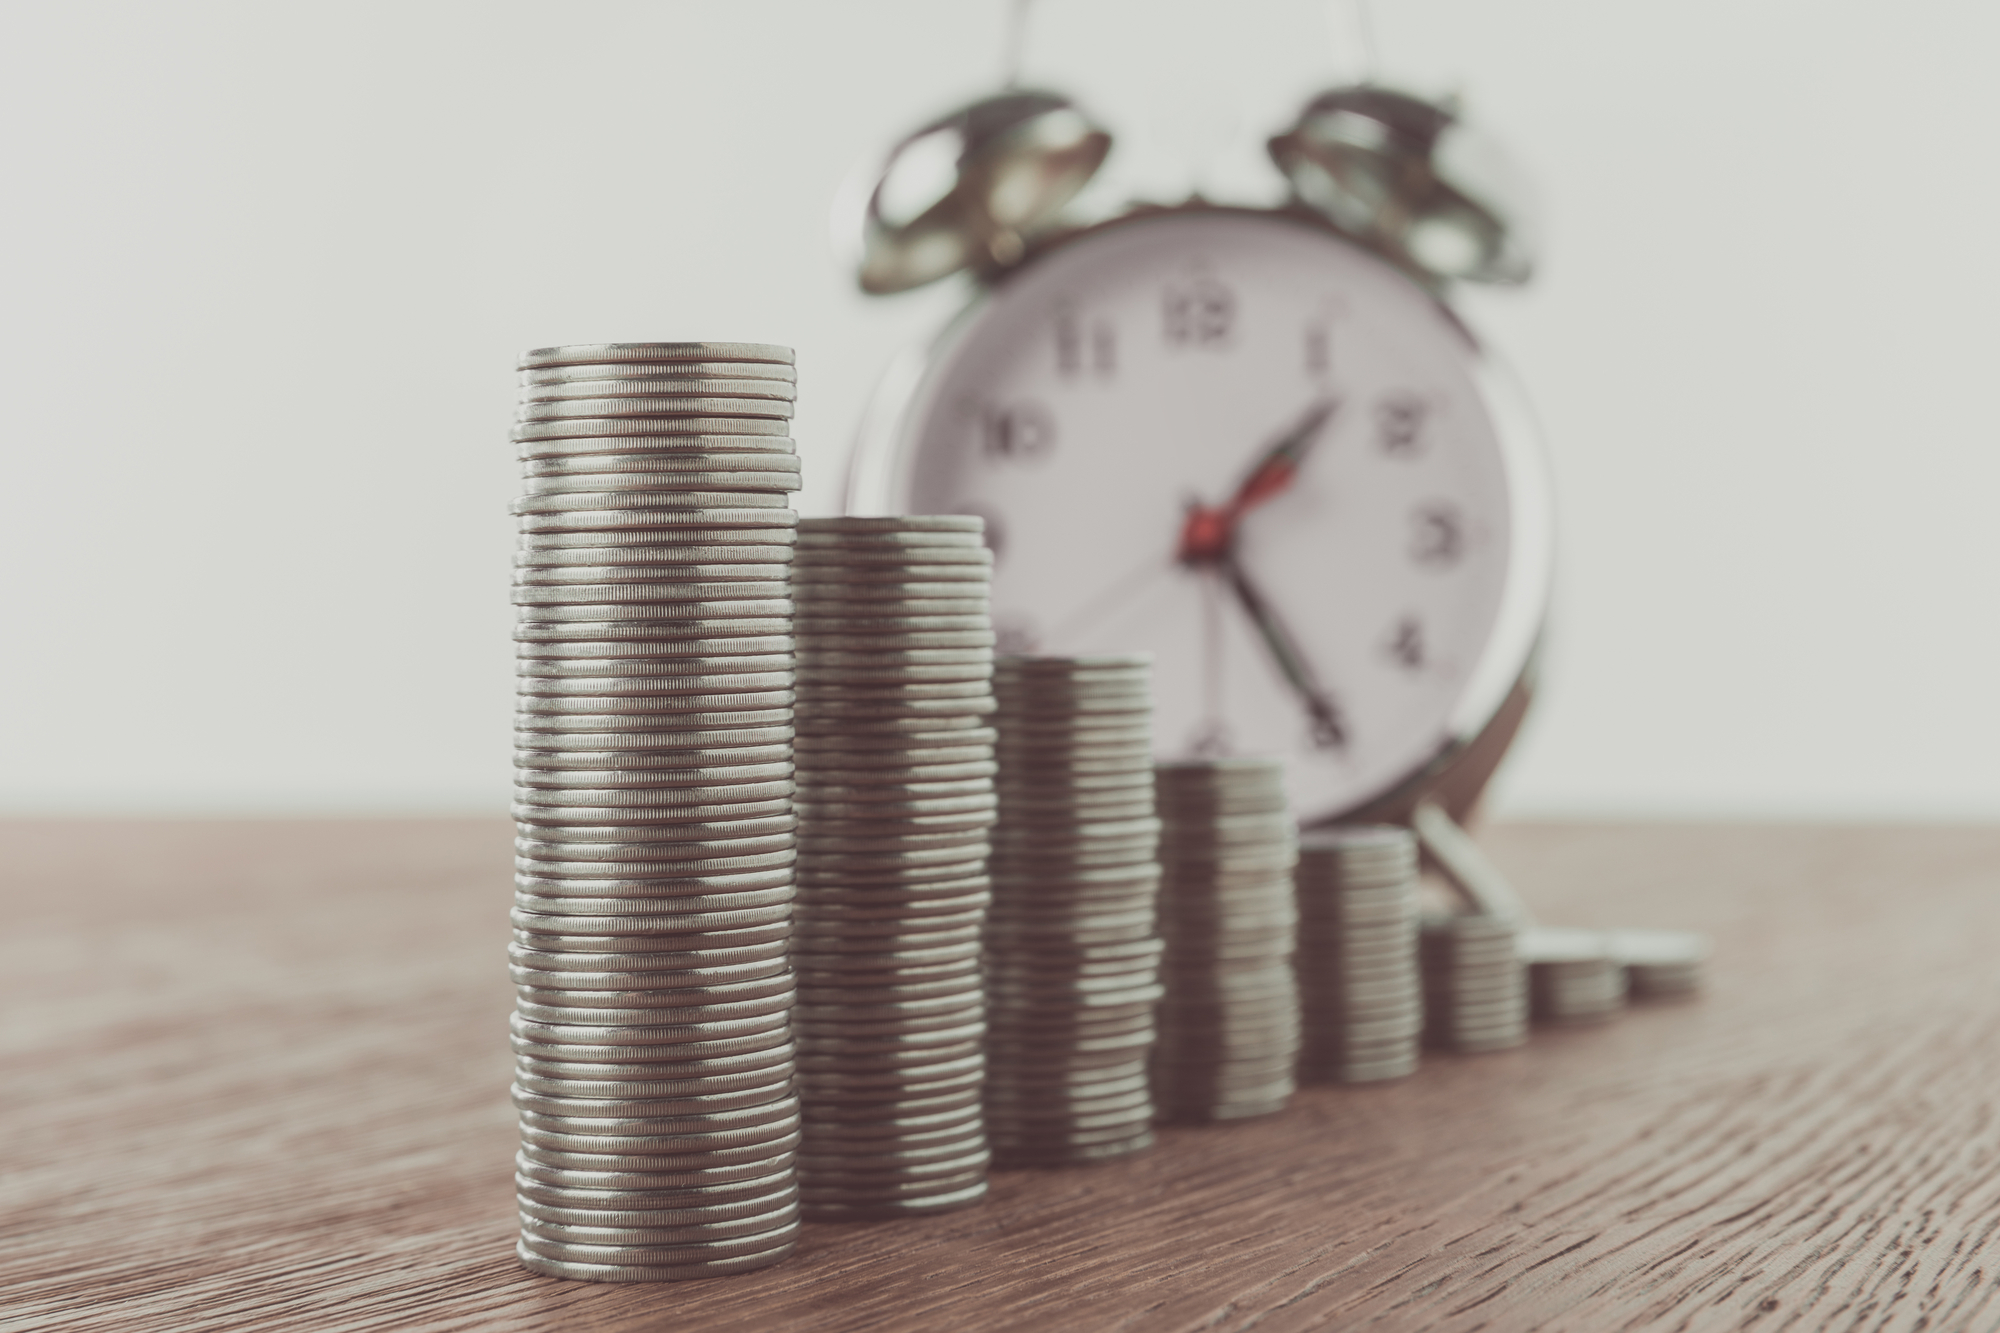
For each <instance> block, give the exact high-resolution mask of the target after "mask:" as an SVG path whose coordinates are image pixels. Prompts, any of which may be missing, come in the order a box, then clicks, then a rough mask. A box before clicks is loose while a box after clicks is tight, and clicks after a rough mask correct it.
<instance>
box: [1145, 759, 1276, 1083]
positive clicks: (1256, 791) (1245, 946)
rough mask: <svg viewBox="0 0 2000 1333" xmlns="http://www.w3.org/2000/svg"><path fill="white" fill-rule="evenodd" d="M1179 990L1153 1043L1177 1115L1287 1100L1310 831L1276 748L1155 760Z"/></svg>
mask: <svg viewBox="0 0 2000 1333" xmlns="http://www.w3.org/2000/svg"><path fill="white" fill-rule="evenodd" d="M1155 778H1156V784H1155V791H1156V793H1157V797H1158V800H1159V808H1160V817H1161V819H1162V821H1163V826H1162V829H1161V835H1160V868H1161V871H1162V878H1161V883H1160V934H1161V935H1162V936H1164V937H1165V939H1166V945H1167V948H1166V956H1165V963H1164V969H1163V970H1164V973H1165V979H1166V987H1167V993H1166V998H1165V999H1164V1000H1163V1001H1162V1002H1161V1004H1160V1008H1159V1043H1158V1045H1157V1046H1156V1048H1155V1049H1154V1052H1153V1098H1154V1101H1155V1103H1156V1104H1157V1106H1158V1109H1159V1114H1160V1118H1161V1119H1164V1120H1233V1119H1238V1118H1241V1117H1245V1116H1254V1115H1265V1114H1268V1113H1270V1112H1273V1111H1279V1110H1283V1109H1284V1106H1285V1103H1286V1102H1287V1101H1289V1100H1290V1098H1291V1095H1292V1092H1293V1090H1294V1088H1295V1086H1296V1082H1295V1080H1296V1074H1295V1068H1294V1066H1295V1063H1296V1061H1297V1059H1298V1053H1299V1034H1300V1024H1299V993H1298V986H1297V983H1296V981H1295V980H1294V977H1293V973H1292V952H1293V947H1294V944H1295V941H1296V934H1297V927H1298V909H1297V907H1296V906H1295V904H1294V902H1293V895H1292V867H1293V864H1294V863H1295V862H1296V860H1297V859H1298V836H1297V833H1296V832H1295V830H1294V828H1293V825H1292V816H1291V812H1290V810H1289V809H1288V808H1287V806H1286V801H1285V788H1284V770H1283V768H1282V767H1281V766H1280V765H1279V764H1278V763H1277V762H1275V761H1271V760H1262V759H1226V760H1217V761H1213V762H1202V763H1185V764H1163V765H1161V766H1160V767H1159V768H1158V769H1156V770H1155Z"/></svg>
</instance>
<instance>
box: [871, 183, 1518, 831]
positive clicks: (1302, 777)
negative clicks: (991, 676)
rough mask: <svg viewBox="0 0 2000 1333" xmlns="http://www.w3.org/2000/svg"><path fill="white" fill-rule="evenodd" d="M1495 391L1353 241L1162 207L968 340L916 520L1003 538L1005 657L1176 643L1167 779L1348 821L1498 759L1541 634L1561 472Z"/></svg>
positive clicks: (1431, 309)
mask: <svg viewBox="0 0 2000 1333" xmlns="http://www.w3.org/2000/svg"><path fill="white" fill-rule="evenodd" d="M1484 376H1485V371H1484V370H1483V368H1482V363H1481V357H1480V353H1479V352H1478V350H1477V348H1476V347H1475V346H1474V344H1473V343H1472V341H1471V339H1470V338H1469V336H1468V335H1467V334H1466V332H1465V331H1464V329H1463V328H1462V326H1460V325H1459V324H1458V323H1457V322H1456V321H1455V320H1454V319H1453V318H1452V317H1451V316H1450V315H1449V314H1448V313H1447V312H1446V311H1445V310H1444V309H1443V308H1442V307H1441V306H1440V305H1439V304H1438V303H1437V302H1436V301H1435V300H1434V299H1433V298H1432V297H1431V296H1429V295H1427V294H1426V293H1425V292H1423V291H1422V290H1421V289H1419V288H1418V287H1417V286H1416V285H1415V284H1413V283H1411V282H1410V281H1409V280H1408V279H1407V278H1405V277H1403V276H1402V275H1401V274H1399V273H1398V272H1396V271H1395V270H1394V269H1392V268H1390V267H1389V266H1387V265H1386V264H1384V263H1382V262H1381V261H1380V260H1377V259H1375V258H1373V257H1372V256H1370V255H1368V254H1366V253H1365V252H1363V251H1361V250H1359V249H1357V248H1355V247H1354V246H1352V245H1350V244H1348V243H1346V242H1344V241H1342V240H1340V239H1338V238H1337V237H1334V236H1332V235H1330V234H1328V233H1327V232H1325V231H1323V230H1320V229H1318V228H1315V227H1311V226H1308V225H1305V224H1302V223H1299V222H1295V221H1292V220H1289V219H1286V218H1283V217H1278V216H1274V215H1270V214H1258V213H1247V212H1230V211H1223V210H1201V211H1183V212H1174V213H1162V214H1154V215H1150V216H1144V217H1140V218H1136V219H1132V220H1128V221H1123V222H1120V223H1117V224H1113V225H1111V226H1108V227H1105V228H1102V229H1100V230H1097V231H1094V232H1091V233H1088V234H1086V235H1084V236H1082V237H1080V238H1078V239H1076V240H1073V241H1071V242H1069V243H1067V244H1065V245H1063V246H1061V247H1059V248H1057V249H1055V250H1054V251H1052V252H1051V253H1049V254H1047V255H1045V256H1043V257H1041V258H1039V259H1037V260H1036V261H1035V262H1033V263H1031V264H1029V265H1027V266H1026V267H1025V268H1024V269H1022V270H1021V271H1019V272H1017V273H1016V274H1014V275H1013V276H1011V277H1010V278H1009V279H1008V280H1007V281H1006V282H1005V284H1004V285H1003V286H1001V287H1000V288H998V289H997V290H996V291H995V292H993V293H992V294H991V295H990V296H989V297H987V298H985V299H984V300H983V301H982V302H981V303H980V304H978V305H976V306H975V307H974V308H973V309H971V310H970V311H968V312H967V313H966V315H965V317H963V318H962V319H961V320H960V321H959V323H958V324H957V325H956V326H955V327H954V328H953V330H952V331H951V332H950V333H948V334H947V336H946V339H945V341H944V343H943V345H942V346H941V348H940V349H939V351H938V352H937V353H936V355H935V356H934V358H933V360H932V362H931V363H930V366H929V368H928V370H927V372H926V373H925V374H924V375H923V376H922V378H921V379H920V380H918V381H916V382H915V383H914V384H913V387H912V388H911V390H910V391H909V394H910V396H909V397H908V398H907V406H906V408H905V410H904V411H903V413H902V415H901V426H900V438H899V440H898V442H897V444H896V446H895V447H894V448H893V449H892V451H891V456H892V459H893V461H892V462H891V463H890V464H888V465H887V470H886V471H885V472H883V474H882V485H883V487H884V488H886V492H887V495H886V499H885V503H886V504H887V506H888V507H890V508H893V509H901V510H905V511H907V512H913V513H976V514H980V515H983V516H984V517H985V518H986V520H987V524H988V532H989V542H990V544H991V545H992V546H993V547H994V549H995V551H996V562H995V572H994V583H993V617H994V623H995V628H996V630H997V631H998V632H999V635H1000V646H1001V649H1002V651H1011V652H1040V653H1061V654H1088V653H1108V652H1120V653H1123V652H1140V651H1143V652H1150V653H1151V654H1152V655H1153V661H1154V679H1155V702H1156V713H1155V736H1156V744H1157V748H1158V751H1159V754H1160V757H1161V758H1163V759H1168V758H1187V757H1192V756H1200V755H1222V754H1264V755H1277V756H1282V757H1283V758H1284V759H1285V760H1286V761H1287V769H1288V781H1289V783H1290V786H1291V794H1292V799H1293V801H1294V803H1295V807H1296V808H1297V809H1298V810H1299V812H1300V813H1301V814H1302V815H1304V816H1306V817H1310V818H1317V817H1327V816H1333V815H1337V814H1339V813H1341V812H1343V811H1346V810H1351V809H1354V808H1356V807H1358V806H1360V805H1361V804H1363V803H1365V802H1366V801H1368V800H1370V799H1372V798H1375V797H1377V796H1380V795H1382V794H1384V793H1386V792H1388V791H1390V790H1392V789H1394V788H1396V787H1397V786H1399V785H1400V784H1402V783H1403V782H1405V781H1406V780H1408V779H1409V778H1411V777H1412V776H1413V775H1415V774H1417V773H1418V772H1420V771H1422V770H1423V769H1424V768H1425V767H1426V766H1427V765H1429V764H1431V763H1432V762H1433V761H1434V760H1436V759H1437V758H1438V757H1439V756H1440V755H1441V754H1442V753H1444V752H1446V751H1447V750H1449V749H1450V748H1451V747H1452V746H1453V745H1454V744H1455V743H1458V742H1462V741H1464V740H1466V739H1468V738H1469V736H1470V734H1471V732H1472V731H1475V730H1476V729H1477V728H1478V727H1479V726H1481V725H1483V724H1484V722H1485V721H1486V719H1487V718H1488V717H1490V716H1491V714H1492V712H1493V710H1494V709H1495V708H1496V707H1497V706H1498V704H1499V701H1500V699H1501V697H1502V696H1503V695H1504V693H1505V691H1506V689H1507V688H1508V687H1509V686H1511V685H1512V683H1513V680H1514V678H1515V676H1516V675H1517V674H1518V672H1519V671H1520V669H1521V666H1522V664H1523V662H1524V661H1525V659H1526V657H1527V654H1528V652H1529V650H1530V647H1531V645H1532V640H1533V637H1534V631H1535V629H1536V628H1537V627H1538V625H1539V620H1540V615H1541V610H1542V605H1543V596H1544V587H1545V583H1546V564H1547V560H1546V527H1547V516H1546V512H1545V510H1544V509H1543V508H1542V503H1543V502H1542V501H1541V499H1540V490H1539V486H1540V474H1539V471H1537V470H1536V464H1534V463H1533V461H1532V460H1531V459H1530V457H1529V455H1531V454H1532V452H1533V451H1532V449H1529V448H1526V447H1525V446H1523V445H1521V444H1520V442H1519V441H1518V439H1517V438H1512V437H1513V435H1514V432H1513V431H1512V430H1511V429H1510V428H1509V427H1507V426H1506V425H1505V424H1504V422H1503V421H1502V420H1501V419H1500V418H1499V417H1497V416H1496V413H1495V411H1494V409H1493V407H1492V401H1493V399H1492V394H1491V392H1490V390H1489V387H1488V385H1487V383H1486V382H1485V379H1484V378H1483V377H1484ZM1530 474H1532V475H1530ZM1524 525H1526V526H1531V527H1533V528H1534V529H1535V531H1534V532H1532V533H1530V532H1527V531H1526V530H1525V527H1524Z"/></svg>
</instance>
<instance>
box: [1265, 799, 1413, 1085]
mask: <svg viewBox="0 0 2000 1333" xmlns="http://www.w3.org/2000/svg"><path fill="white" fill-rule="evenodd" d="M1295 880H1296V883H1297V886H1298V899H1299V952H1298V959H1297V969H1298V974H1299V999H1300V1005H1301V1008H1302V1009H1303V1011H1304V1017H1305V1044H1304V1047H1303V1049H1302V1050H1301V1052H1300V1056H1299V1075H1300V1077H1301V1078H1304V1079H1308V1080H1317V1081H1322V1082H1325V1081H1332V1082H1337V1083H1366V1082H1372V1081H1374V1080H1377V1079H1388V1078H1401V1077H1403V1076H1404V1075H1406V1074H1410V1073H1414V1072H1415V1071H1416V1068H1417V1049H1418V1044H1419V1038H1421V1037H1422V1035H1423V1028H1424V992H1423V973H1422V970H1421V969H1420V968H1419V966H1418V964H1417V840H1416V838H1415V836H1413V835H1412V834H1411V833H1410V831H1409V830H1408V829H1402V828H1386V827H1355V828H1334V829H1325V830H1321V831H1319V832H1314V833H1308V834H1306V835H1305V836H1304V837H1303V838H1302V839H1301V840H1300V843H1299V867H1298V871H1297V874H1296V876H1295Z"/></svg>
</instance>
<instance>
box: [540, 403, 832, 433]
mask: <svg viewBox="0 0 2000 1333" xmlns="http://www.w3.org/2000/svg"><path fill="white" fill-rule="evenodd" d="M739 401H741V402H744V403H748V402H749V401H750V400H747V399H745V400H739ZM691 406H692V405H691ZM707 406H708V410H706V411H697V410H690V411H688V412H684V413H676V414H671V415H670V414H667V413H659V414H656V415H652V416H609V417H606V416H591V417H586V416H566V417H559V418H556V419H553V420H528V421H519V420H517V421H516V422H515V424H514V426H513V428H512V429H511V430H509V431H508V433H507V438H508V439H509V440H511V441H513V442H514V443H516V444H526V443H530V442H540V441H542V440H560V439H578V438H591V439H618V438H627V439H632V438H639V437H652V438H662V437H671V436H673V435H676V434H679V435H689V436H710V435H762V436H786V437H788V436H789V435H790V434H791V428H792V423H791V421H790V419H789V418H788V417H782V416H775V415H763V414H759V415H751V414H748V413H738V412H734V411H727V412H725V411H717V410H715V407H716V406H718V404H713V403H712V404H709V405H707Z"/></svg>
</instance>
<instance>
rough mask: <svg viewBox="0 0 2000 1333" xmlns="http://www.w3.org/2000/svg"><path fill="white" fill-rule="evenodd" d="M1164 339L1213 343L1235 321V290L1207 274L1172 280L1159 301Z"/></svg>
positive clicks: (1190, 344) (1185, 344)
mask: <svg viewBox="0 0 2000 1333" xmlns="http://www.w3.org/2000/svg"><path fill="white" fill-rule="evenodd" d="M1160 311H1161V314H1162V315H1163V316H1164V317H1165V333H1166V339H1167V342H1168V343H1170V344H1172V345H1173V346H1175V347H1215V346H1218V345H1219V344H1221V343H1223V342H1226V341H1227V340H1228V338H1229V331H1230V330H1231V329H1232V328H1233V327H1234V326H1235V324H1236V294H1235V293H1234V292H1232V291H1230V290H1229V288H1227V287H1225V286H1223V285H1222V284H1221V283H1220V282H1217V281H1216V280H1215V279H1214V278H1211V277H1209V276H1208V275H1207V274H1201V275H1199V276H1197V277H1193V278H1189V279H1188V280H1187V281H1185V282H1179V283H1175V284H1174V285H1172V286H1170V287H1168V288H1167V290H1166V295H1165V296H1164V297H1163V298H1162V299H1161V302H1160Z"/></svg>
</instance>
